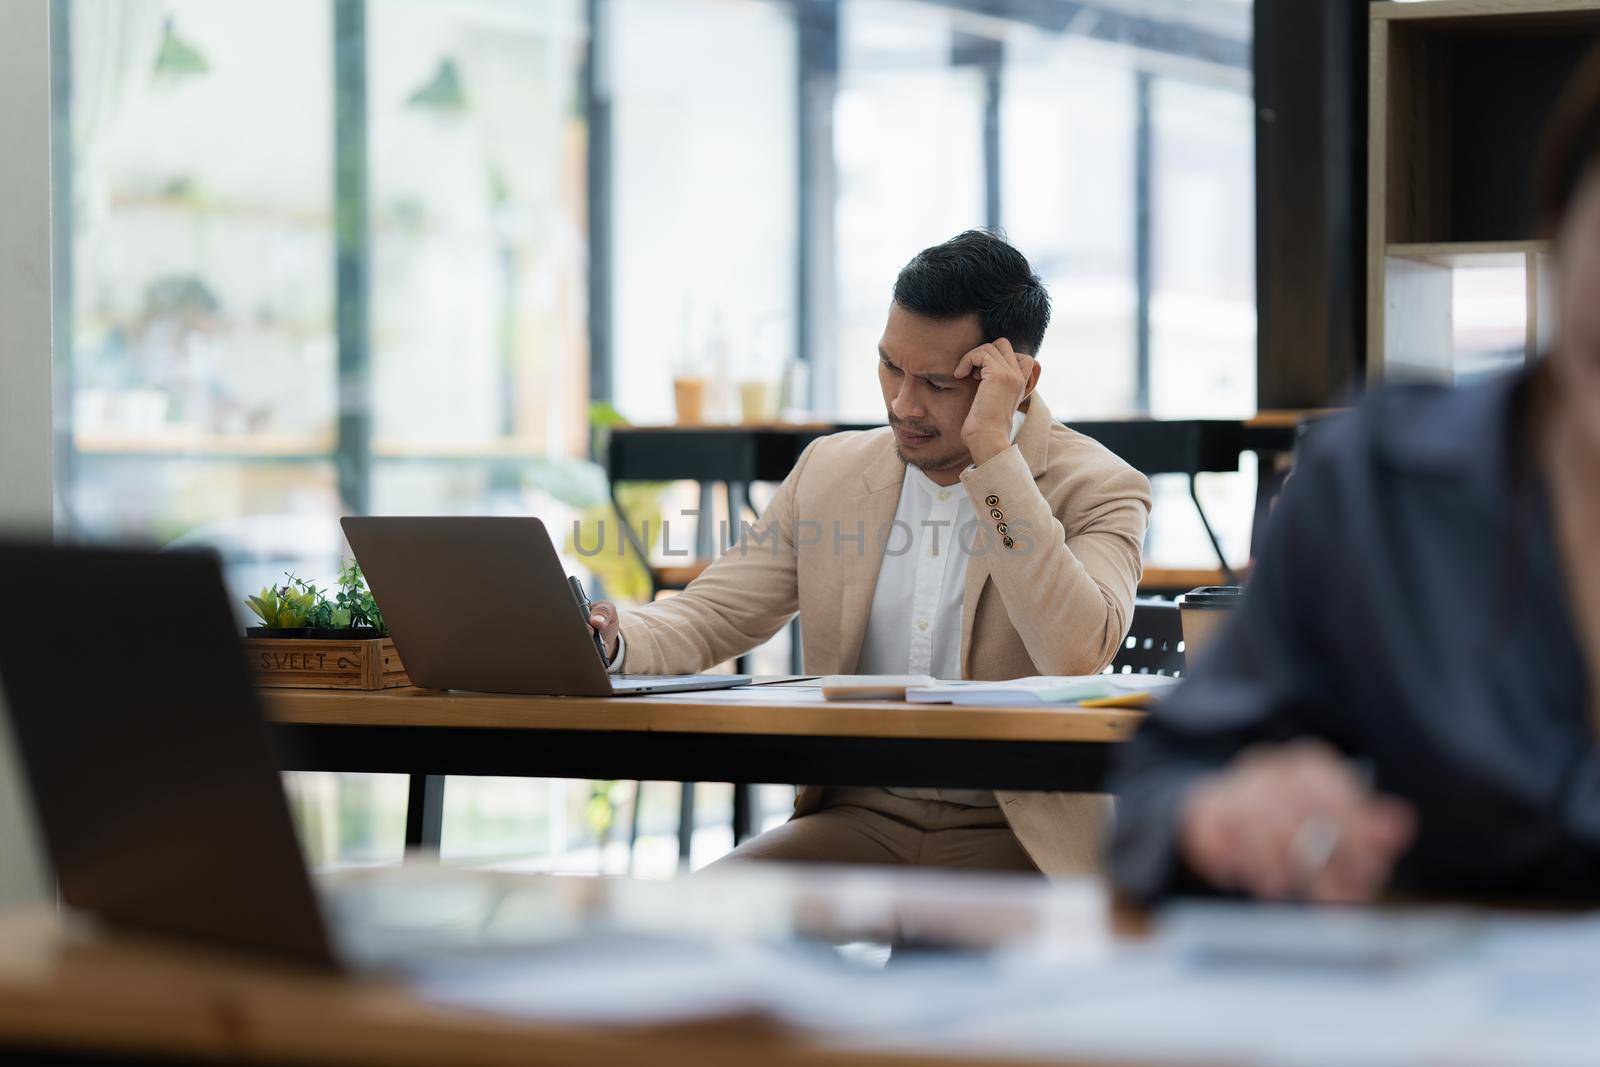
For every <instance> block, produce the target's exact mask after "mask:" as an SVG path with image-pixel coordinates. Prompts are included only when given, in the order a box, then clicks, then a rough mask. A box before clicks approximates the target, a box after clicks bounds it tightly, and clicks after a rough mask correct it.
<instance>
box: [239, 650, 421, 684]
mask: <svg viewBox="0 0 1600 1067" xmlns="http://www.w3.org/2000/svg"><path fill="white" fill-rule="evenodd" d="M244 647H245V653H246V656H247V658H248V659H249V662H250V670H251V673H252V674H253V675H254V676H255V682H256V684H257V685H261V686H272V687H277V688H283V689H393V688H395V687H396V686H401V685H410V684H411V679H410V678H408V677H406V669H405V666H404V665H403V664H401V662H400V657H399V656H398V655H396V654H395V650H394V641H393V640H392V639H390V638H387V637H383V638H370V639H367V640H361V641H318V640H311V639H309V638H291V639H288V640H279V639H277V638H271V637H247V638H245V641H244Z"/></svg>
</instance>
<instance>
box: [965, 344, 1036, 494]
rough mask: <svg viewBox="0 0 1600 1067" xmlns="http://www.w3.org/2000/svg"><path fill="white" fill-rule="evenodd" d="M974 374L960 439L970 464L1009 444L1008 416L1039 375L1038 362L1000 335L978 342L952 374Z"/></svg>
mask: <svg viewBox="0 0 1600 1067" xmlns="http://www.w3.org/2000/svg"><path fill="white" fill-rule="evenodd" d="M969 374H976V375H977V376H978V394H977V396H975V397H973V398H972V408H971V410H969V411H968V412H967V421H966V422H964V423H962V425H961V440H962V443H964V444H965V445H966V446H967V451H968V452H969V453H971V454H972V462H973V463H974V464H980V463H985V462H987V461H988V460H990V459H992V458H994V457H995V456H998V455H999V454H1000V453H1002V452H1004V451H1005V450H1006V449H1008V448H1010V447H1011V416H1012V415H1013V414H1014V413H1015V412H1016V410H1017V408H1018V406H1019V405H1021V403H1022V401H1023V398H1024V397H1026V396H1027V395H1028V393H1029V392H1031V391H1032V390H1033V385H1034V382H1036V381H1037V380H1038V378H1039V364H1038V363H1037V362H1036V361H1035V360H1034V358H1033V357H1032V356H1025V355H1022V354H1021V353H1019V352H1017V351H1015V350H1013V349H1012V347H1011V342H1010V341H1007V340H1006V339H1005V338H1004V337H1002V338H1000V339H999V340H998V341H995V342H994V343H992V344H986V345H979V346H978V347H977V348H974V349H973V350H972V351H971V352H968V353H967V354H966V355H964V356H962V357H961V362H960V363H957V364H956V371H955V377H957V378H965V377H966V376H967V375H969Z"/></svg>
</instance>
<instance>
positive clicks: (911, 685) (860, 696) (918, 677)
mask: <svg viewBox="0 0 1600 1067" xmlns="http://www.w3.org/2000/svg"><path fill="white" fill-rule="evenodd" d="M938 684H939V683H938V682H936V681H935V679H934V678H933V676H932V675H928V674H830V675H828V676H827V677H826V678H824V679H822V699H823V700H904V699H905V698H906V690H908V689H916V688H923V689H928V688H934V687H935V686H937V685H938ZM947 684H948V683H947Z"/></svg>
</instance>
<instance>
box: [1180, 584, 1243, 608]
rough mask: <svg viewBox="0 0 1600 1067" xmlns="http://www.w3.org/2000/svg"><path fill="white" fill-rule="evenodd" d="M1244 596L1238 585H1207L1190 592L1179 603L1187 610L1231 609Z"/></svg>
mask: <svg viewBox="0 0 1600 1067" xmlns="http://www.w3.org/2000/svg"><path fill="white" fill-rule="evenodd" d="M1243 595H1244V590H1243V589H1242V588H1240V587H1239V586H1237V585H1205V586H1201V587H1200V588H1199V589H1191V590H1189V591H1188V592H1187V593H1185V594H1183V596H1181V597H1179V598H1178V603H1179V604H1180V605H1182V606H1183V607H1186V608H1231V607H1233V606H1234V605H1235V604H1236V603H1237V602H1238V600H1239V598H1240V597H1241V596H1243Z"/></svg>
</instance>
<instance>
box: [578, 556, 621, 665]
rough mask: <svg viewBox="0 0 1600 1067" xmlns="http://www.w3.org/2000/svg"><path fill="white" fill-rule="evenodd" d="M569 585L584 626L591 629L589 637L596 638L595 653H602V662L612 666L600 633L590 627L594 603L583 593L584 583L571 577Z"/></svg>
mask: <svg viewBox="0 0 1600 1067" xmlns="http://www.w3.org/2000/svg"><path fill="white" fill-rule="evenodd" d="M567 584H568V585H570V586H572V595H573V596H574V597H577V599H578V610H579V611H580V612H581V613H582V614H583V625H584V626H588V627H589V636H590V637H592V638H594V647H595V651H596V652H598V653H600V662H601V663H604V664H606V665H607V666H610V665H611V657H610V656H608V655H606V643H605V641H604V640H602V639H601V637H600V634H599V632H597V631H596V630H595V629H594V627H592V626H589V611H590V609H591V608H592V606H593V602H592V601H591V600H590V599H589V594H588V593H585V592H584V591H583V583H582V582H580V581H578V579H577V578H574V577H572V576H570V575H569V576H568V577H567Z"/></svg>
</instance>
